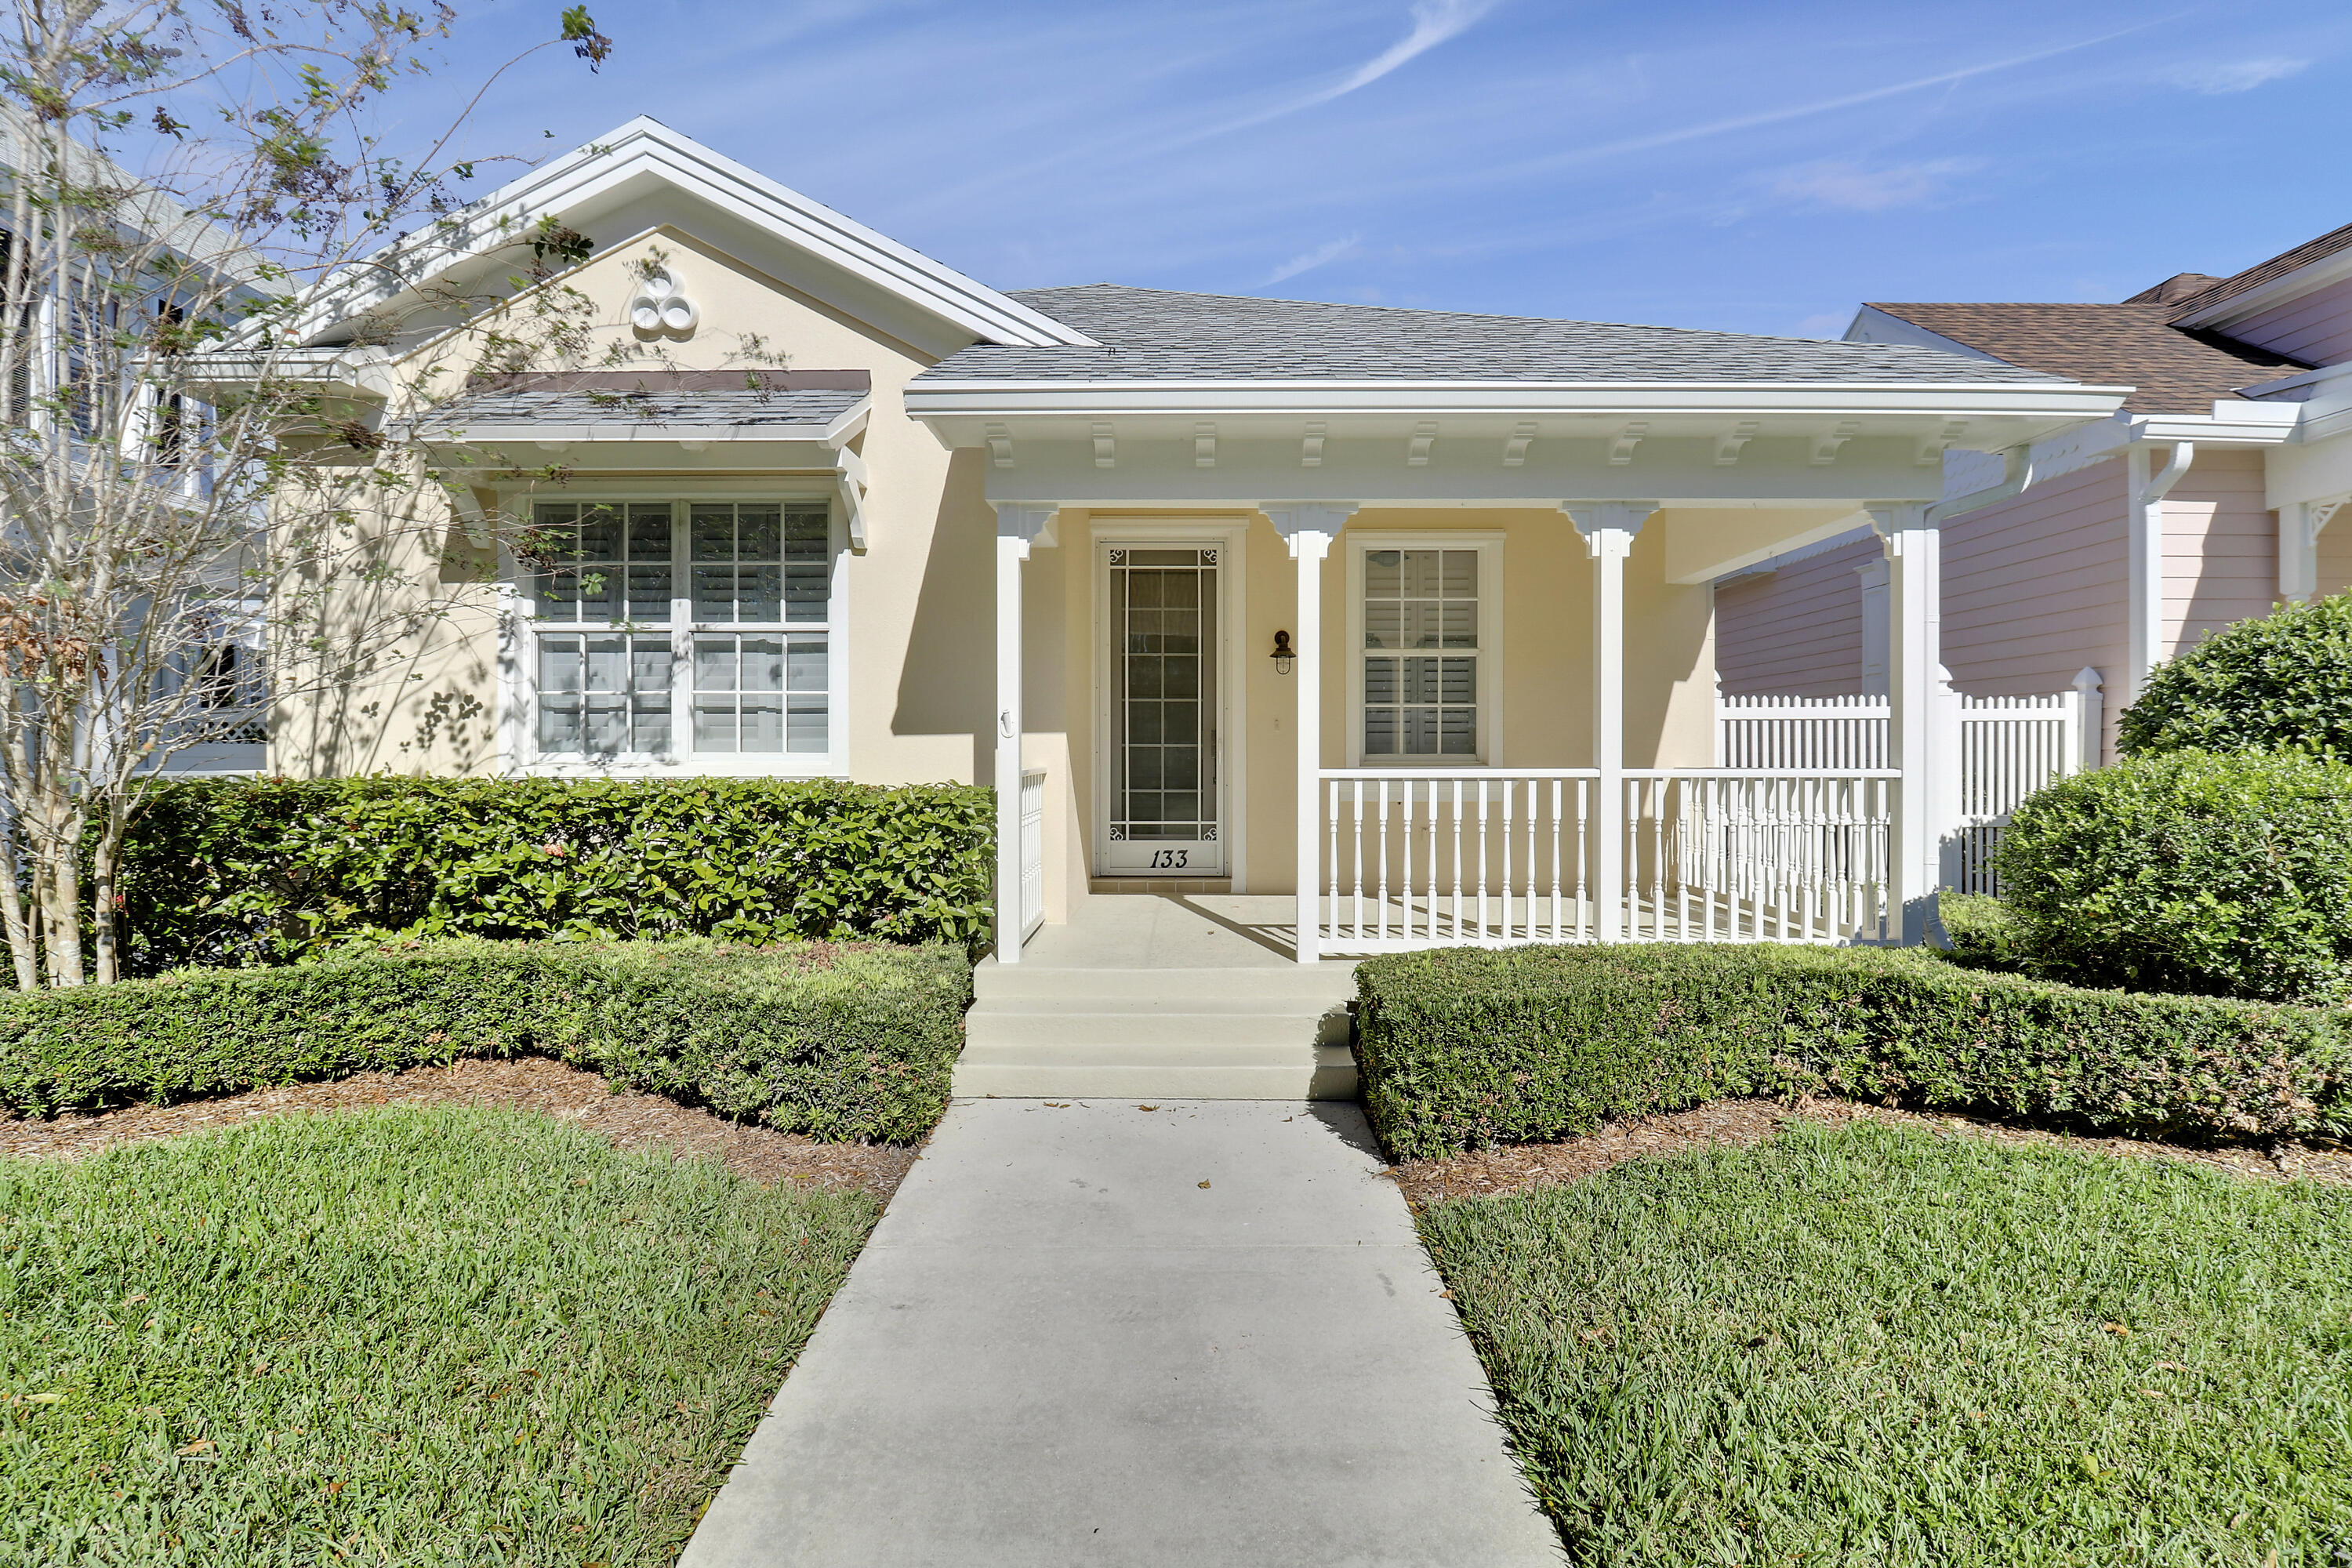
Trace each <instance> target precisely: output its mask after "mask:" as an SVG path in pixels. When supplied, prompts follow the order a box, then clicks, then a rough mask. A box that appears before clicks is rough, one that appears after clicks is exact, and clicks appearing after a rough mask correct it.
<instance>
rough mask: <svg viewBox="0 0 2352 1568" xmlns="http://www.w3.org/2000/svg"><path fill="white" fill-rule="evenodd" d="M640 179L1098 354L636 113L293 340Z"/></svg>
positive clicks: (363, 267) (891, 285) (311, 315)
mask: <svg viewBox="0 0 2352 1568" xmlns="http://www.w3.org/2000/svg"><path fill="white" fill-rule="evenodd" d="M647 174H651V175H653V176H654V177H655V178H656V179H659V180H661V181H663V182H665V183H667V184H670V185H672V186H674V187H676V188H677V189H679V190H683V191H687V192H689V193H691V194H693V195H698V196H700V197H702V198H703V199H704V200H706V201H709V202H710V203H711V204H712V205H715V206H718V207H719V208H721V209H722V210H724V211H726V212H728V213H730V214H731V215H732V216H736V217H738V218H740V219H742V220H743V221H745V222H748V223H750V224H752V225H753V226H757V227H760V228H761V229H764V230H766V231H767V232H768V233H770V234H772V235H774V236H775V237H777V238H778V239H779V240H781V241H782V242H783V243H785V244H788V245H791V246H793V247H797V248H799V249H801V250H803V251H806V252H808V253H809V254H811V255H813V256H814V257H816V258H819V259H821V260H824V261H826V262H829V263H830V264H832V265H833V266H835V267H838V268H841V269H842V270H843V271H844V272H846V273H848V274H850V275H851V276H853V277H855V278H857V279H861V280H863V281H864V282H866V283H867V284H869V285H871V286H873V287H875V288H877V289H882V290H883V291H885V292H886V293H888V294H892V295H895V296H896V297H898V299H900V300H905V301H906V302H907V303H908V304H909V305H911V306H913V307H915V308H916V309H917V310H922V311H925V312H926V313H928V314H929V315H931V316H933V317H936V318H937V319H939V320H940V321H947V322H950V323H951V324H952V325H954V326H956V327H959V328H961V330H963V331H967V332H970V333H971V335H972V336H973V337H975V338H977V339H979V340H980V341H981V342H987V343H997V344H1003V345H1005V346H1008V347H1021V348H1092V347H1097V346H1099V345H1097V343H1096V342H1095V341H1094V340H1093V339H1092V338H1089V337H1087V335H1085V334H1084V333H1083V332H1079V331H1076V330H1075V329H1073V328H1070V327H1066V326H1064V325H1063V324H1062V323H1061V322H1059V321H1055V320H1054V319H1053V318H1052V317H1050V316H1047V315H1045V314H1043V313H1041V312H1039V311H1037V310H1031V309H1030V308H1029V307H1028V306H1026V305H1024V304H1022V303H1020V302H1019V301H1018V300H1013V299H1009V298H1007V297H1006V296H1005V295H1003V294H1000V293H998V292H997V291H996V290H995V289H991V288H989V287H988V286H987V285H985V284H983V283H981V282H978V281H976V280H974V279H971V278H967V277H965V276H964V275H963V274H962V273H961V272H958V271H956V270H955V269H954V268H950V267H944V266H941V265H940V263H939V262H936V261H933V260H932V259H931V258H929V257H927V256H924V255H922V254H920V253H919V252H917V251H914V250H910V249H908V247H905V246H903V245H900V244H899V243H898V241H896V240H894V239H890V238H887V237H885V236H883V235H880V234H877V233H876V232H875V231H874V230H872V229H870V228H867V227H866V226H865V225H863V224H860V223H856V222H855V221H853V220H851V219H849V218H847V217H845V216H842V215H841V214H840V213H837V212H835V211H834V210H833V209H832V208H831V207H828V206H826V205H824V204H822V203H820V202H815V201H812V200H810V199H809V198H808V197H806V196H804V195H801V194H800V193H799V192H797V191H794V190H791V189H788V188H787V187H785V186H783V185H781V184H777V183H776V182H775V181H774V180H772V179H770V178H768V176H766V175H765V174H760V173H759V172H758V171H756V170H753V169H749V168H746V167H745V166H744V165H742V164H740V163H736V162H735V161H734V160H733V159H731V158H726V157H722V156H720V155H719V153H714V152H712V151H711V150H710V149H709V148H708V147H705V146H704V145H702V143H700V142H697V141H695V140H694V139H693V138H692V137H690V136H686V135H683V134H681V133H679V132H676V131H673V130H671V129H670V128H669V127H668V126H667V125H664V124H662V123H661V122H660V121H655V120H650V119H647V118H646V117H645V116H643V115H640V116H638V117H637V118H636V119H635V120H632V121H629V122H628V123H627V124H626V125H624V126H622V127H621V128H620V129H619V130H617V131H615V132H613V133H612V134H611V135H609V136H604V137H601V138H599V139H598V140H596V141H594V142H589V143H588V144H587V145H585V146H583V147H578V148H575V149H573V150H572V152H570V153H565V154H563V155H562V157H560V158H557V159H554V160H553V161H551V162H550V163H546V164H544V165H543V166H541V167H540V168H537V169H533V170H532V171H530V173H529V174H523V175H521V176H520V177H518V178H516V179H514V180H511V181H509V182H508V183H507V184H504V185H502V186H500V187H499V189H498V190H496V191H494V192H492V193H491V194H490V195H487V196H485V197H483V198H482V199H481V200H479V201H478V202H476V203H474V204H473V205H469V206H467V207H466V208H465V209H463V210H462V211H460V212H458V213H457V214H454V215H452V216H451V217H450V218H448V219H447V220H446V222H445V223H443V224H439V225H436V226H434V227H433V228H432V229H430V230H428V231H425V232H423V233H421V234H418V235H415V236H411V237H407V238H404V239H401V240H396V241H394V243H393V244H391V245H389V246H386V247H384V248H383V250H381V251H378V252H377V253H376V255H375V256H374V257H373V258H371V259H370V260H369V261H368V262H365V263H362V264H360V265H359V267H358V268H355V269H354V272H353V273H352V274H347V275H346V278H345V280H344V281H342V282H341V284H340V286H339V285H337V284H329V285H325V286H322V287H321V288H320V290H319V292H318V294H317V295H316V296H315V298H314V300H313V302H312V303H311V305H310V309H309V310H306V311H305V312H304V314H303V317H302V319H301V321H300V322H299V326H298V329H297V331H298V334H299V338H300V339H301V340H303V341H308V340H310V339H311V338H314V337H316V336H318V335H319V334H320V333H321V332H324V331H328V330H329V329H330V328H331V327H333V326H334V325H335V324H337V323H338V322H340V321H344V320H347V319H349V318H350V317H352V316H353V315H356V314H358V313H360V312H362V311H364V310H371V309H373V308H374V307H376V306H378V305H381V304H383V303H384V302H385V301H387V300H392V299H394V298H396V297H397V296H398V295H400V294H401V293H404V292H405V291H406V290H407V289H411V288H414V287H415V286H416V285H417V284H418V283H421V282H425V281H428V280H429V279H431V278H433V277H436V276H438V275H440V274H442V273H444V272H446V271H449V270H450V269H451V268H456V267H458V266H460V265H462V264H464V263H466V262H468V261H471V260H473V259H474V258H478V257H480V256H482V255H484V254H486V253H488V252H489V251H491V250H494V249H496V248H498V247H500V246H504V245H509V244H511V243H513V242H514V241H515V239H516V238H517V237H520V235H522V234H523V233H524V232H525V230H526V229H527V227H528V226H529V225H530V224H532V223H535V222H536V221H538V219H539V218H540V217H541V216H543V215H547V214H555V215H557V216H562V214H563V213H565V212H567V211H570V210H572V209H575V208H577V207H580V206H582V205H585V204H588V203H590V202H593V200H594V199H595V198H596V197H598V196H599V195H604V193H606V192H608V191H611V190H612V189H614V187H616V186H619V185H621V184H625V183H628V182H631V181H635V180H639V179H642V178H644V177H645V176H646V175H647ZM428 251H430V252H434V253H436V255H435V258H434V261H433V264H432V265H431V266H430V267H429V268H426V269H425V272H424V273H423V274H422V275H421V276H418V277H403V276H402V268H401V266H400V263H401V262H402V261H403V260H405V259H407V258H411V257H415V256H418V255H422V254H424V253H426V252H428ZM394 279H399V280H398V281H394Z"/></svg>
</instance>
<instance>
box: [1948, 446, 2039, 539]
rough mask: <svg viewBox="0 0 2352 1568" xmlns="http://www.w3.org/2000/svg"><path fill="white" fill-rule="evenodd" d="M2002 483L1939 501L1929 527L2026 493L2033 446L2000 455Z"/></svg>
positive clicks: (2029, 481)
mask: <svg viewBox="0 0 2352 1568" xmlns="http://www.w3.org/2000/svg"><path fill="white" fill-rule="evenodd" d="M2000 462H2001V478H2000V483H1999V484H1997V485H1988V486H1987V487H1985V488H1984V489H1980V490H1970V491H1969V493H1968V494H1966V495H1964V496H1954V497H1953V498H1952V499H1951V500H1939V501H1937V503H1936V504H1935V505H1933V506H1931V507H1929V508H1928V509H1927V525H1928V526H1929V527H1930V528H1941V527H1942V526H1943V525H1944V524H1946V523H1948V522H1949V521H1952V520H1953V519H1954V518H1956V517H1965V516H1967V515H1968V514H1969V512H1972V511H1982V510H1984V509H1985V508H1987V507H1989V506H1998V505H2000V503H2001V502H2002V501H2005V500H2011V499H2013V498H2014V497H2017V496H2021V495H2022V494H2024V493H2025V491H2026V490H2027V489H2028V488H2030V487H2031V486H2032V483H2033V448H2032V446H2030V445H2028V446H2023V447H2011V448H2009V450H2007V451H2005V452H2003V453H2002V454H2001V455H2000Z"/></svg>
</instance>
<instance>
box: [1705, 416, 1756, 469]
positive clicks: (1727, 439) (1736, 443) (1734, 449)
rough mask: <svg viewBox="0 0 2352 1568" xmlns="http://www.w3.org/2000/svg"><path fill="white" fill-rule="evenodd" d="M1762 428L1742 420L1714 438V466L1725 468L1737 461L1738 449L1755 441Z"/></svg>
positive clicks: (1751, 421)
mask: <svg viewBox="0 0 2352 1568" xmlns="http://www.w3.org/2000/svg"><path fill="white" fill-rule="evenodd" d="M1762 428H1763V426H1761V425H1760V424H1759V423H1758V422H1757V421H1755V420H1753V419H1742V420H1741V421H1740V422H1739V423H1738V424H1737V425H1734V426H1732V427H1731V428H1730V429H1728V430H1727V431H1725V432H1724V433H1723V434H1722V435H1720V436H1717V437H1716V438H1715V466H1716V467H1717V468H1730V467H1731V466H1732V465H1734V464H1735V463H1737V462H1738V461H1739V449H1740V448H1741V447H1745V446H1747V445H1748V442H1750V441H1753V440H1754V439H1756V432H1757V431H1759V430H1760V429H1762Z"/></svg>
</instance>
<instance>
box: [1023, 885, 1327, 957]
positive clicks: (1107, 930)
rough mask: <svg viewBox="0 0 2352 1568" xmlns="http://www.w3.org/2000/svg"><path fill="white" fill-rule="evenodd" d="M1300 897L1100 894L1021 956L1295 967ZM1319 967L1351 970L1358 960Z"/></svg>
mask: <svg viewBox="0 0 2352 1568" xmlns="http://www.w3.org/2000/svg"><path fill="white" fill-rule="evenodd" d="M1297 918H1298V915H1297V900H1295V899H1293V898H1291V897H1290V896H1289V895H1288V894H1287V893H1284V894H1279V895H1255V894H1249V893H1191V894H1180V895H1170V894H1163V893H1095V894H1091V895H1089V896H1088V897H1087V898H1086V899H1085V900H1081V901H1080V902H1079V903H1078V904H1077V905H1076V907H1075V908H1074V909H1073V910H1071V912H1070V920H1069V923H1067V924H1066V925H1047V926H1040V927H1038V928H1037V932H1036V934H1035V935H1034V936H1032V937H1031V938H1030V939H1029V940H1028V942H1025V943H1024V944H1023V946H1022V949H1021V962H1022V963H1024V964H1035V965H1037V966H1039V967H1040V968H1045V969H1271V968H1276V967H1279V968H1283V969H1288V970H1297V969H1298V968H1299V967H1300V965H1299V963H1297V947H1296V946H1295V945H1294V943H1295V942H1296V941H1297V931H1298V927H1297ZM1316 968H1318V969H1330V970H1335V971H1339V972H1343V973H1353V972H1354V969H1355V965H1354V963H1350V962H1347V961H1343V960H1331V961H1326V962H1325V963H1319V964H1318V965H1316Z"/></svg>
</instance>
